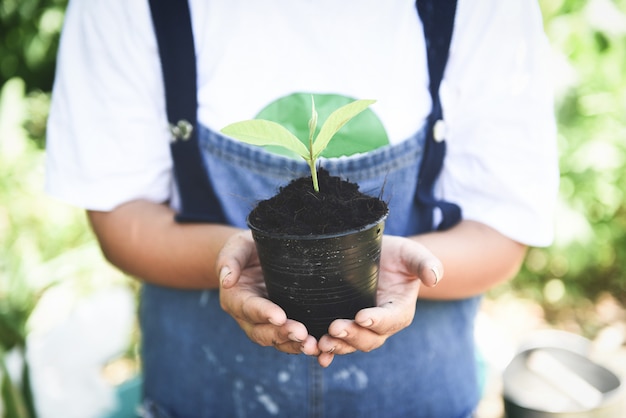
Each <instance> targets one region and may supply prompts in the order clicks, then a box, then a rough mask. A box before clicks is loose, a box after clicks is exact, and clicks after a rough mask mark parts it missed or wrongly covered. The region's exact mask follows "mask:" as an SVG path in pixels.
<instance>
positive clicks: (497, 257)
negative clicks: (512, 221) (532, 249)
mask: <svg viewBox="0 0 626 418" xmlns="http://www.w3.org/2000/svg"><path fill="white" fill-rule="evenodd" d="M414 239H415V240H417V241H418V242H420V243H422V244H423V245H425V246H426V247H427V248H428V249H429V250H431V251H432V252H433V253H434V254H435V255H436V256H437V257H438V258H439V259H440V260H441V261H442V263H443V266H444V277H443V280H442V281H441V283H439V284H438V285H437V286H436V287H434V288H427V287H425V286H422V288H421V290H420V297H421V298H426V299H460V298H466V297H470V296H475V295H478V294H481V293H483V292H485V291H486V290H488V289H490V288H491V287H493V286H495V285H496V284H498V283H501V282H503V281H505V280H508V279H510V278H512V277H513V276H514V275H515V274H516V273H517V271H518V270H519V268H520V266H521V264H522V262H523V259H524V255H525V252H526V247H525V246H524V245H523V244H520V243H518V242H516V241H513V240H512V239H510V238H507V237H505V236H504V235H502V234H500V233H499V232H497V231H496V230H494V229H492V228H490V227H488V226H486V225H483V224H480V223H478V222H472V221H462V222H461V223H459V224H458V225H456V226H455V227H453V228H451V229H449V230H447V231H442V232H431V233H428V234H424V235H419V236H416V237H414Z"/></svg>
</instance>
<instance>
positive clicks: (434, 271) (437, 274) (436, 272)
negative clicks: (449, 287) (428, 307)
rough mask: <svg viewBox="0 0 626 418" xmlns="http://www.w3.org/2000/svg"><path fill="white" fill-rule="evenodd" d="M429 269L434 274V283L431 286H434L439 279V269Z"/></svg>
mask: <svg viewBox="0 0 626 418" xmlns="http://www.w3.org/2000/svg"><path fill="white" fill-rule="evenodd" d="M430 269H431V270H432V272H433V274H434V275H435V284H434V285H433V287H434V286H437V283H439V280H440V277H439V269H438V268H437V267H431V268H430Z"/></svg>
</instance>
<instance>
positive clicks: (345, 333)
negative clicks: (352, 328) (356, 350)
mask: <svg viewBox="0 0 626 418" xmlns="http://www.w3.org/2000/svg"><path fill="white" fill-rule="evenodd" d="M347 336H348V331H346V330H345V329H344V330H343V331H341V332H340V333H339V334H337V335H335V338H345V337H347Z"/></svg>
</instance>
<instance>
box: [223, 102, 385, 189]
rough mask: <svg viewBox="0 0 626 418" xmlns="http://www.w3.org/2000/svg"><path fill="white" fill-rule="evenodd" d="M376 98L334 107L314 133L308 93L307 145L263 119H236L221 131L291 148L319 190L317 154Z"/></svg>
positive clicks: (248, 140)
mask: <svg viewBox="0 0 626 418" xmlns="http://www.w3.org/2000/svg"><path fill="white" fill-rule="evenodd" d="M375 102H376V100H355V101H353V102H351V103H348V104H347V105H344V106H342V107H340V108H338V109H336V110H335V111H334V112H333V113H331V114H330V116H328V119H326V121H325V122H324V124H323V125H322V127H321V129H320V130H319V132H318V134H317V136H316V135H315V131H316V128H317V111H316V110H315V101H314V100H313V97H312V96H311V119H309V138H308V147H307V146H306V145H305V143H304V141H300V140H299V139H298V137H296V136H295V135H294V134H292V133H291V132H290V131H289V130H288V129H287V128H285V127H284V126H282V125H280V124H278V123H276V122H272V121H269V120H264V119H252V120H245V121H241V122H235V123H233V124H230V125H228V126H227V127H225V128H224V129H222V133H224V134H226V135H228V136H231V137H233V138H236V139H238V140H240V141H242V142H245V143H247V144H251V145H257V146H268V145H277V146H280V147H283V148H286V149H288V150H289V151H292V152H294V153H296V154H298V155H299V156H301V157H302V158H304V160H305V161H306V162H307V164H308V165H309V168H310V169H311V179H312V181H313V189H314V190H315V191H316V192H319V185H318V182H317V168H316V163H317V158H318V157H319V156H320V154H321V153H322V152H323V151H324V149H325V148H326V147H327V146H328V144H329V143H330V140H331V139H332V138H333V136H334V135H335V134H336V133H337V132H338V131H339V130H340V129H341V128H342V127H343V126H344V125H345V124H346V123H348V122H349V121H350V120H351V119H352V118H354V117H355V116H356V115H358V114H359V113H361V112H362V111H364V110H365V109H367V108H368V107H369V106H370V105H371V104H373V103H375Z"/></svg>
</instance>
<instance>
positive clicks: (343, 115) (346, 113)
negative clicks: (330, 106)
mask: <svg viewBox="0 0 626 418" xmlns="http://www.w3.org/2000/svg"><path fill="white" fill-rule="evenodd" d="M373 103H376V100H355V101H353V102H351V103H348V104H347V105H345V106H342V107H340V108H339V109H337V110H335V111H334V112H333V113H331V114H330V116H329V117H328V119H326V121H325V122H324V125H322V129H320V133H319V134H318V135H317V138H315V143H314V144H313V159H315V158H317V157H318V156H319V155H320V154H321V153H322V151H324V149H325V148H326V146H327V145H328V143H329V142H330V140H331V139H332V137H333V136H334V135H335V134H336V133H337V131H339V130H340V129H341V128H342V127H343V126H344V125H345V124H346V123H348V122H349V121H350V120H351V119H352V118H354V117H355V116H356V115H358V114H359V113H361V112H362V111H364V110H365V109H367V108H368V107H369V106H370V105H371V104H373Z"/></svg>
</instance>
